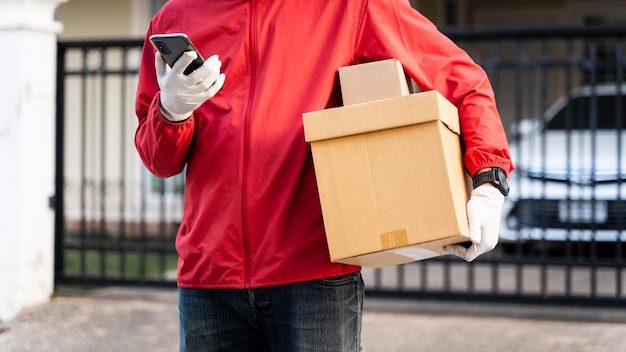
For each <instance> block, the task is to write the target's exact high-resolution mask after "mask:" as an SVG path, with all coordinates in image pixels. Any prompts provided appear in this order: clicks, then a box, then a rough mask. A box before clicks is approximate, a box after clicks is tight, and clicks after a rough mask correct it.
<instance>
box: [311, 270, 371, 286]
mask: <svg viewBox="0 0 626 352" xmlns="http://www.w3.org/2000/svg"><path fill="white" fill-rule="evenodd" d="M359 275H361V273H360V272H358V271H357V272H354V273H351V274H347V275H341V276H335V277H329V278H326V279H319V280H317V282H319V283H320V284H322V285H326V286H341V285H345V284H349V283H352V282H355V281H357V280H358V277H359Z"/></svg>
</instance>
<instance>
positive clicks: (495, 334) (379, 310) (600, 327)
mask: <svg viewBox="0 0 626 352" xmlns="http://www.w3.org/2000/svg"><path fill="white" fill-rule="evenodd" d="M176 322H177V311H176V291H175V290H171V289H153V288H151V289H130V288H106V289H99V290H96V291H91V292H65V293H63V294H61V295H60V296H59V297H57V298H55V299H54V300H52V301H51V302H50V303H48V304H43V305H40V306H38V307H34V308H29V309H26V310H24V311H23V312H21V313H20V315H18V316H17V317H16V318H15V319H13V320H11V321H10V322H9V323H4V324H0V351H1V352H29V351H37V352H56V351H63V352H84V351H88V352H105V351H106V352H109V351H116V352H119V351H154V352H157V351H176V346H177V326H176ZM363 323H364V326H363V348H364V351H366V352H377V351H381V352H382V351H384V352H393V351H428V352H437V351H445V352H455V351H462V352H474V351H476V352H478V351H480V352H491V351H493V352H495V351H498V352H500V351H512V352H515V351H532V352H536V351H550V352H560V351H563V352H576V351H610V352H620V351H625V352H626V310H619V309H597V308H590V307H579V308H577V309H573V308H562V307H561V308H558V307H537V306H523V305H500V304H489V305H486V304H465V303H446V304H444V303H440V302H427V301H422V302H407V301H391V300H375V299H371V298H367V299H366V302H365V314H364V318H363Z"/></svg>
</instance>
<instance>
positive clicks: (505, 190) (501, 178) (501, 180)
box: [497, 169, 509, 196]
mask: <svg viewBox="0 0 626 352" xmlns="http://www.w3.org/2000/svg"><path fill="white" fill-rule="evenodd" d="M497 174H498V184H499V185H500V187H499V188H500V191H501V192H502V194H504V195H505V196H506V195H508V194H509V181H508V180H507V179H506V173H504V170H502V169H498V170H497Z"/></svg>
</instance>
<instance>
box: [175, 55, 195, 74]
mask: <svg viewBox="0 0 626 352" xmlns="http://www.w3.org/2000/svg"><path fill="white" fill-rule="evenodd" d="M197 58H198V54H196V52H195V51H185V52H184V53H183V54H182V55H181V56H180V58H178V60H176V63H174V66H173V67H172V70H174V71H176V72H177V73H180V74H182V73H183V72H184V71H185V69H186V68H187V66H189V65H190V64H191V63H192V62H193V60H195V59H197Z"/></svg>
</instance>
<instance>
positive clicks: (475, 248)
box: [444, 184, 504, 262]
mask: <svg viewBox="0 0 626 352" xmlns="http://www.w3.org/2000/svg"><path fill="white" fill-rule="evenodd" d="M503 203H504V196H503V195H502V193H500V191H499V190H498V189H497V188H495V187H494V186H493V185H490V184H484V185H480V186H478V187H476V189H474V190H473V191H472V195H471V197H470V200H469V202H467V218H468V221H469V234H470V241H471V242H472V245H471V246H470V247H469V248H466V247H465V246H463V245H460V244H454V245H449V246H446V247H444V249H445V250H446V251H447V252H448V253H450V254H454V255H456V256H459V257H461V258H463V259H465V260H466V261H468V262H471V261H472V260H474V259H476V257H478V256H479V255H481V254H484V253H487V252H489V251H490V250H492V249H494V248H495V247H496V245H497V244H498V236H499V233H500V215H501V213H502V204H503Z"/></svg>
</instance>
